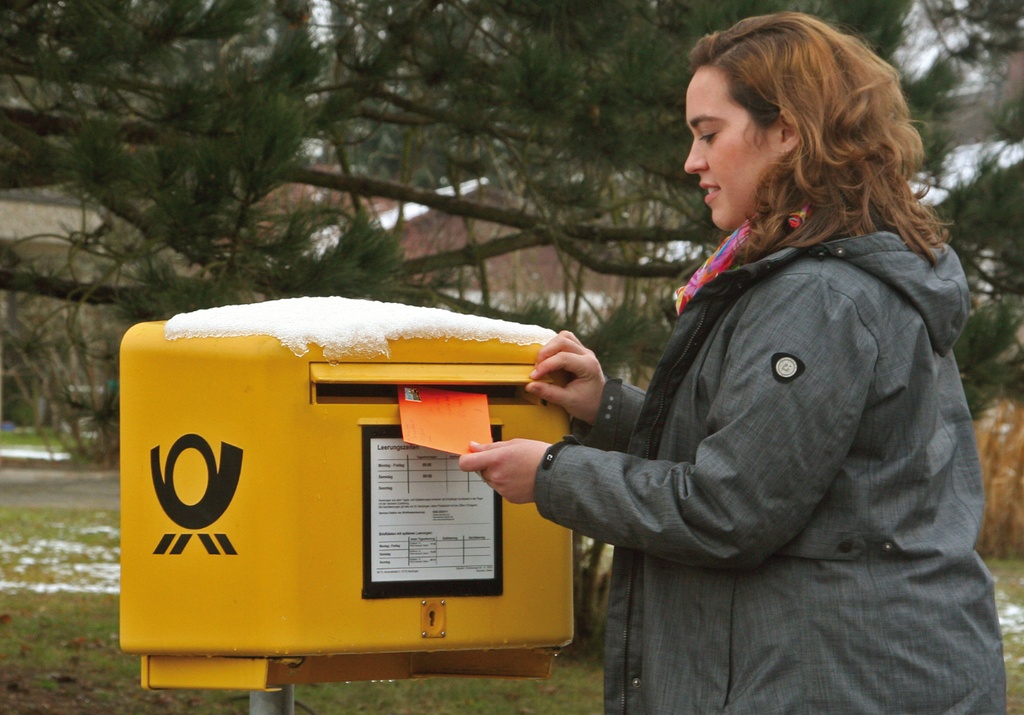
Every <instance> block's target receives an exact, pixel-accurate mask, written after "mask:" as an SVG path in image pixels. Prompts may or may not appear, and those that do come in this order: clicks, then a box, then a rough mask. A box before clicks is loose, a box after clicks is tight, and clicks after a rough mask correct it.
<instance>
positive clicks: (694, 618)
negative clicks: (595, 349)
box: [536, 233, 1005, 715]
mask: <svg viewBox="0 0 1024 715" xmlns="http://www.w3.org/2000/svg"><path fill="white" fill-rule="evenodd" d="M968 307H969V299H968V292H967V286H966V280H965V278H964V274H963V271H962V269H961V267H960V263H959V261H958V259H957V258H956V255H955V254H954V253H953V252H952V251H951V250H948V249H947V250H945V251H943V252H941V253H939V254H938V255H937V264H936V265H935V266H932V265H931V264H929V263H928V262H927V261H924V260H922V259H921V258H920V257H919V256H917V255H916V254H914V253H913V252H911V251H910V250H909V249H908V248H907V247H906V246H905V244H904V242H903V241H902V240H901V239H900V238H899V237H898V236H895V235H893V234H889V233H878V234H872V235H868V236H860V237H855V238H848V239H841V240H835V241H830V242H828V243H826V244H822V245H820V246H817V247H815V248H813V249H810V251H801V250H796V249H785V250H783V251H781V252H779V253H776V254H774V255H772V256H770V257H768V258H766V259H763V260H761V261H758V262H756V263H753V264H750V265H746V266H742V267H741V268H738V269H736V270H733V271H730V272H728V273H726V274H723V275H722V276H719V277H718V278H717V279H715V280H714V281H713V282H711V283H709V284H708V285H706V286H704V287H703V288H702V289H701V290H700V291H698V293H697V294H696V295H695V297H694V298H693V299H692V300H691V301H690V303H689V304H688V305H687V307H686V310H685V311H684V312H683V314H682V315H681V316H680V318H679V321H678V324H677V326H676V328H675V330H674V332H673V335H672V337H671V339H670V340H669V343H668V346H667V347H666V351H665V354H664V356H663V357H662V361H661V363H660V364H659V367H658V368H657V370H656V372H655V375H654V376H653V378H652V381H651V385H650V387H649V389H648V391H647V393H646V394H644V393H641V392H640V391H638V390H636V389H634V388H631V387H628V386H625V385H623V384H621V383H620V382H617V381H609V382H608V384H607V386H606V389H605V393H604V395H603V399H602V405H601V410H600V412H599V416H598V418H597V420H596V424H594V425H592V426H591V425H583V426H579V429H578V430H577V435H576V436H577V437H578V438H579V440H580V442H581V444H579V443H574V442H575V440H569V441H567V442H563V443H559V444H557V445H554V446H553V447H552V448H551V449H550V450H549V452H548V454H547V455H546V457H545V460H544V461H543V463H542V465H543V466H542V467H541V468H540V469H539V470H538V474H537V487H536V500H537V506H538V509H539V510H540V512H541V514H543V515H544V516H545V517H546V518H548V519H550V520H552V521H555V522H557V523H559V524H562V525H564V526H567V527H570V528H572V529H575V530H577V531H579V532H581V533H583V534H586V535H588V536H591V537H593V538H596V539H600V540H603V541H606V542H608V543H611V544H613V545H615V547H616V548H615V557H614V567H613V576H612V579H613V581H612V590H611V594H610V599H609V607H608V624H607V628H608V632H607V645H606V661H605V693H606V705H605V707H606V712H607V713H630V714H632V715H638V714H640V713H643V714H644V715H683V714H685V713H701V714H704V713H733V714H739V713H744V714H749V715H766V714H768V713H772V714H775V713H806V714H808V715H812V714H813V715H820V714H822V713H827V714H829V715H838V714H840V713H856V714H858V715H861V714H864V713H879V714H898V713H1002V712H1005V669H1004V665H1003V659H1002V640H1001V637H1000V633H999V623H998V617H997V613H996V609H995V602H994V596H993V588H992V579H991V577H990V575H989V573H988V571H987V569H986V568H985V566H984V564H983V563H982V561H981V560H980V559H979V557H978V555H977V554H976V553H975V551H974V544H975V540H976V538H977V534H978V529H979V524H980V521H981V514H982V506H983V494H982V486H981V476H980V467H979V463H978V457H977V448H976V445H975V439H974V432H973V426H972V422H971V418H970V415H969V413H968V410H967V407H966V403H965V400H964V395H963V389H962V386H961V383H960V377H959V372H958V370H957V366H956V364H955V360H954V358H953V355H952V347H953V344H954V342H955V341H956V339H957V337H958V336H959V334H960V331H961V329H962V328H963V326H964V323H965V321H966V319H967V313H968Z"/></svg>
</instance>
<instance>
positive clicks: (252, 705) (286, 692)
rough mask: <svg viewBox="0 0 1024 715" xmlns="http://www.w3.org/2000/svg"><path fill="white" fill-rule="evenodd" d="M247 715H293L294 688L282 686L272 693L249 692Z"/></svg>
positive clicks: (292, 686)
mask: <svg viewBox="0 0 1024 715" xmlns="http://www.w3.org/2000/svg"><path fill="white" fill-rule="evenodd" d="M249 715H295V686H294V685H282V686H281V689H280V690H276V691H273V692H260V691H256V690H253V691H251V692H250V693H249Z"/></svg>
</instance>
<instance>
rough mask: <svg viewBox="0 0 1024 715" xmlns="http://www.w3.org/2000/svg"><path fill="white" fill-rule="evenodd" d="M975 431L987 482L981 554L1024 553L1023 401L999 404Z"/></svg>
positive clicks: (990, 410) (985, 482) (1005, 555)
mask: <svg viewBox="0 0 1024 715" xmlns="http://www.w3.org/2000/svg"><path fill="white" fill-rule="evenodd" d="M974 431H975V434H976V435H977V438H978V451H979V454H980V456H981V470H982V478H983V480H984V485H985V516H984V519H983V520H982V524H981V534H980V535H979V537H978V545H977V550H978V553H980V554H981V555H982V556H984V557H986V558H1014V557H1020V556H1024V404H1022V403H1019V402H1014V401H1011V400H1004V401H1001V402H999V403H997V404H996V405H995V406H994V407H992V408H991V409H989V410H988V411H987V412H986V413H985V414H984V415H983V416H982V417H981V418H980V419H979V420H977V421H976V422H975V425H974Z"/></svg>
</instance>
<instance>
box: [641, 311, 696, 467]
mask: <svg viewBox="0 0 1024 715" xmlns="http://www.w3.org/2000/svg"><path fill="white" fill-rule="evenodd" d="M710 307H711V303H710V302H708V303H705V304H704V307H703V308H701V312H700V317H699V318H698V319H697V325H695V326H694V328H693V330H691V331H690V338H689V340H687V342H686V346H685V347H684V348H683V351H682V352H681V353H680V354H679V357H678V358H676V360H675V362H674V363H672V367H671V368H670V369H669V373H670V374H671V373H673V372H675V371H676V369H677V368H678V367H679V364H680V363H681V362H682V361H683V360H684V359H685V358H686V356H687V355H689V354H690V349H691V348H692V347H693V344H694V342H695V341H696V340H697V335H698V334H699V333H700V329H701V328H702V327H704V321H705V320H706V319H707V316H708V310H709V309H710ZM666 392H667V389H666V387H664V386H662V388H661V394H660V395H659V396H658V397H659V400H658V412H657V414H655V416H654V422H653V423H652V427H657V426H658V424H659V423H660V422H661V416H662V415H663V414H664V413H665V403H666V402H667V397H668V396H667V394H666ZM653 439H654V429H651V431H650V434H648V435H647V445H646V447H645V448H644V459H650V458H651V442H652V441H653Z"/></svg>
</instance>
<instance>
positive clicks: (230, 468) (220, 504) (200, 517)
mask: <svg viewBox="0 0 1024 715" xmlns="http://www.w3.org/2000/svg"><path fill="white" fill-rule="evenodd" d="M188 449H194V450H196V451H198V452H199V454H201V455H202V456H203V459H204V460H205V461H206V473H207V477H208V479H207V483H206V493H205V494H203V498H202V499H200V500H199V501H198V502H197V503H195V504H191V505H190V504H186V503H184V502H183V501H181V499H179V498H178V493H177V492H176V491H175V490H174V464H175V463H176V462H177V461H178V457H179V456H181V453H182V452H184V451H185V450H188ZM149 459H150V467H151V470H152V472H153V486H154V487H155V488H156V496H157V499H159V500H160V506H161V507H163V510H164V512H165V513H166V514H167V516H169V517H170V518H171V520H172V521H174V523H175V524H177V525H178V526H181V527H183V528H185V529H205V528H206V527H208V526H209V525H210V524H212V523H214V522H215V521H217V519H219V518H220V517H221V515H222V514H224V512H225V511H226V510H227V508H228V505H229V504H231V499H232V498H233V497H234V496H235V489H237V488H238V477H239V475H240V474H241V471H242V450H241V449H239V448H238V447H235V446H234V445H230V444H227V443H226V442H221V445H220V468H219V469H218V467H217V463H216V461H215V460H214V456H213V449H212V448H211V447H210V445H209V444H208V443H207V442H206V440H205V439H203V438H202V437H200V436H199V435H197V434H186V435H183V436H182V437H180V438H179V439H178V441H177V442H175V443H174V444H173V445H172V446H171V450H170V452H168V453H167V463H166V465H165V466H164V469H163V473H162V474H161V470H160V447H153V449H152V450H151V451H150V453H149Z"/></svg>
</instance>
